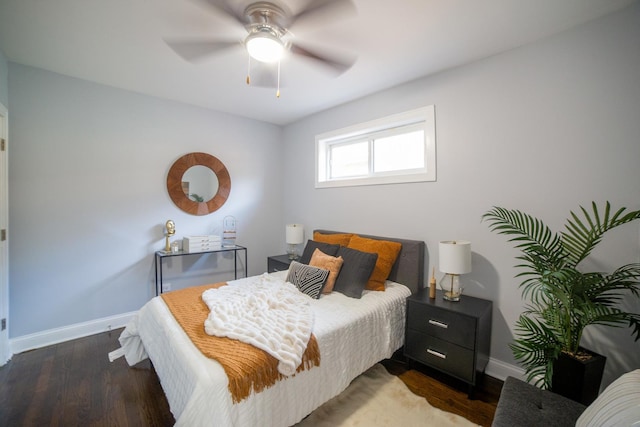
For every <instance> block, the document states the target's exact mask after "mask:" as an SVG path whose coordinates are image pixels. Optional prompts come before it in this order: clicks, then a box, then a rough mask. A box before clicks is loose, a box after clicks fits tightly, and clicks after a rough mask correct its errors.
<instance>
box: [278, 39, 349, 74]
mask: <svg viewBox="0 0 640 427" xmlns="http://www.w3.org/2000/svg"><path fill="white" fill-rule="evenodd" d="M289 49H290V51H291V53H293V54H294V55H298V56H300V57H304V58H308V59H312V60H314V61H317V62H319V63H321V64H323V65H326V66H327V67H329V68H331V69H332V70H333V71H335V72H337V73H338V74H342V73H344V72H345V71H347V70H348V69H349V68H351V67H352V66H353V64H354V63H355V62H356V58H355V57H354V56H350V55H345V54H337V53H333V54H327V53H320V52H318V51H317V50H315V51H312V50H310V49H307V48H303V47H301V46H299V45H296V44H292V45H291V47H290V48H289Z"/></svg>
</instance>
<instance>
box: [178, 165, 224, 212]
mask: <svg viewBox="0 0 640 427" xmlns="http://www.w3.org/2000/svg"><path fill="white" fill-rule="evenodd" d="M167 191H168V192H169V197H171V200H173V203H175V204H176V206H178V207H179V208H180V209H182V210H183V211H185V212H187V213H190V214H193V215H207V214H210V213H211V212H215V211H216V210H218V209H220V207H222V205H224V203H225V202H226V201H227V198H228V197H229V193H230V192H231V177H230V176H229V171H227V168H226V167H225V166H224V164H223V163H222V162H221V161H220V160H218V159H217V158H216V157H214V156H212V155H210V154H207V153H189V154H185V155H184V156H182V157H180V158H179V159H178V160H176V162H175V163H174V164H173V165H172V166H171V169H169V174H168V175H167Z"/></svg>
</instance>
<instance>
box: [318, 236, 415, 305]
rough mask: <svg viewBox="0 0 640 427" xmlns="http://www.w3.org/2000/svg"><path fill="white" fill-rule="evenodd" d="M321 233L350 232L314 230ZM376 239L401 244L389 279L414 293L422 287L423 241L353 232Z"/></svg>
mask: <svg viewBox="0 0 640 427" xmlns="http://www.w3.org/2000/svg"><path fill="white" fill-rule="evenodd" d="M315 231H317V232H319V233H323V234H336V233H351V232H350V231H332V230H315ZM353 234H357V235H358V236H361V237H366V238H368V239H376V240H390V241H392V242H398V243H401V244H402V249H400V254H399V255H398V259H397V260H396V263H395V264H394V265H393V268H392V269H391V274H390V275H389V280H392V281H394V282H398V283H402V284H403V285H405V286H406V287H408V288H409V289H411V293H412V294H415V293H416V292H418V291H419V290H420V289H422V288H423V287H424V264H425V243H424V242H422V241H419V240H408V239H396V238H394V237H380V236H371V235H367V234H360V233H353Z"/></svg>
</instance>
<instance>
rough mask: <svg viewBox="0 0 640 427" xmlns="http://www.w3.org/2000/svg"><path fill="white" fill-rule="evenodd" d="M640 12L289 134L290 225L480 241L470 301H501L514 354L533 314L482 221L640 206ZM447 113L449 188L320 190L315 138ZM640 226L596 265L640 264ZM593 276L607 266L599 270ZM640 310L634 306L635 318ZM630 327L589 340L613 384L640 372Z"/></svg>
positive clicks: (444, 159)
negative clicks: (513, 214)
mask: <svg viewBox="0 0 640 427" xmlns="http://www.w3.org/2000/svg"><path fill="white" fill-rule="evenodd" d="M638 22H640V6H639V5H638V4H635V5H634V6H633V7H631V8H628V9H626V10H624V11H622V12H621V13H617V14H615V15H612V16H609V17H606V18H604V19H600V20H598V21H595V22H592V23H589V24H586V25H582V26H580V27H577V28H575V29H573V30H570V31H568V32H565V33H563V34H561V35H558V36H556V37H553V38H550V39H546V40H543V41H540V42H537V43H535V44H532V45H528V46H526V47H523V48H520V49H516V50H513V51H510V52H507V53H505V54H502V55H498V56H495V57H492V58H489V59H486V60H483V61H480V62H476V63H473V64H469V65H466V66H463V67H460V68H456V69H452V70H449V71H446V72H443V73H440V74H438V75H435V76H431V77H428V78H424V79H421V80H418V81H415V82H412V83H410V84H405V85H402V86H399V87H396V88H393V89H390V90H387V91H384V92H381V93H377V94H375V95H373V96H370V97H367V98H364V99H361V100H358V101H356V102H353V103H350V104H347V105H344V106H341V107H338V108H334V109H331V110H329V111H326V112H323V113H320V114H317V115H314V116H312V117H309V118H307V119H305V120H301V121H299V122H297V123H295V124H292V125H290V126H288V127H286V129H285V134H284V138H285V150H284V155H285V164H286V165H289V167H288V168H287V170H286V175H285V180H284V182H285V194H289V195H292V194H295V195H296V197H287V198H285V200H284V203H285V216H286V219H287V221H294V220H295V221H298V222H301V223H303V224H304V225H305V226H306V227H308V228H329V229H337V230H347V231H354V232H362V233H368V234H378V235H383V236H396V237H405V238H412V239H419V240H424V241H425V242H426V243H427V250H428V256H429V269H428V272H430V271H431V267H433V266H435V267H436V270H437V265H438V264H437V260H438V250H437V248H438V241H440V240H448V239H468V240H471V242H472V250H473V272H472V273H471V274H469V275H468V277H466V279H467V280H469V281H471V282H472V284H471V285H470V286H469V287H468V289H467V293H468V294H470V295H475V296H480V297H484V298H488V299H491V300H493V301H494V319H493V337H492V346H491V356H492V357H493V358H496V359H498V360H501V361H504V362H507V363H513V362H514V361H513V358H512V355H511V352H510V350H509V349H508V346H507V345H508V344H509V342H511V340H512V337H513V335H512V332H511V330H512V327H513V324H514V322H515V320H516V319H517V316H518V315H519V313H520V312H521V310H522V303H521V301H520V291H519V289H518V286H517V283H518V280H517V279H514V276H515V274H516V273H517V270H516V269H514V268H513V265H515V264H516V261H515V260H514V256H516V255H517V252H516V251H515V250H514V249H512V247H511V244H509V243H507V242H506V239H505V238H504V236H498V235H496V234H493V233H491V232H490V231H489V230H488V227H487V224H486V223H482V222H481V216H482V214H483V213H485V212H486V211H487V210H488V209H490V208H491V207H492V206H493V205H498V206H504V207H508V208H518V209H521V210H524V211H527V212H530V213H532V214H534V215H536V216H539V217H541V218H543V219H544V220H545V221H547V223H548V224H549V225H550V226H551V227H552V228H553V229H555V230H559V229H560V228H561V227H562V225H563V224H564V218H565V217H566V216H567V214H568V213H569V210H571V209H575V208H576V207H577V206H578V205H580V204H589V203H590V202H591V201H592V200H595V201H597V202H599V203H602V202H604V201H606V200H610V201H611V202H612V203H613V204H614V205H615V206H627V207H628V208H630V209H640V167H638V161H639V160H640V143H639V140H638V136H639V135H640V115H639V112H640V49H638V46H639V45H640V25H638ZM429 104H435V106H436V134H437V158H438V159H437V163H438V179H437V182H433V183H414V184H401V185H384V186H369V187H350V188H333V189H315V188H314V176H313V174H314V136H315V135H316V134H319V133H323V132H327V131H331V130H334V129H339V128H342V127H345V126H349V125H353V124H355V123H359V122H364V121H368V120H372V119H375V118H378V117H383V116H385V115H389V114H392V113H397V112H401V111H406V110H410V109H413V108H417V107H420V106H424V105H429ZM639 230H640V224H638V223H635V224H629V225H628V226H627V227H624V229H622V230H619V231H620V232H617V231H618V230H616V232H614V234H612V235H609V236H607V238H606V239H605V242H604V243H605V247H603V248H602V249H603V250H601V251H598V252H597V253H594V256H593V259H594V260H593V261H592V264H593V265H591V268H596V269H602V270H611V269H613V268H615V267H617V266H619V265H622V264H624V263H631V262H639V261H640V241H639V234H640V233H639ZM594 265H595V266H594ZM627 308H628V309H630V310H633V311H635V312H638V311H640V304H639V303H638V302H637V301H636V302H635V303H634V305H633V306H630V307H627ZM630 332H631V331H630V330H628V329H619V330H611V329H606V330H603V329H599V328H592V329H590V330H588V333H587V334H586V336H585V340H584V344H586V345H587V346H588V347H590V348H592V349H593V350H596V351H599V352H601V353H603V354H605V355H606V356H607V357H608V362H607V371H606V373H605V379H604V382H605V383H609V382H611V381H612V380H613V379H614V378H615V377H616V376H617V375H619V374H620V373H621V372H625V371H628V370H631V369H634V368H638V367H640V351H638V349H639V348H640V347H639V344H638V343H637V342H634V341H633V339H632V337H631V334H630Z"/></svg>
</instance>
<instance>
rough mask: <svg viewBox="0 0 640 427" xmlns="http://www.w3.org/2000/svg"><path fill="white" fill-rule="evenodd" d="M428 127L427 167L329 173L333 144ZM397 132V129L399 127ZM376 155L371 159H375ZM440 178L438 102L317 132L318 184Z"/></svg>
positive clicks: (419, 180)
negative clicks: (354, 174) (340, 175)
mask: <svg viewBox="0 0 640 427" xmlns="http://www.w3.org/2000/svg"><path fill="white" fill-rule="evenodd" d="M409 126H411V127H414V129H422V130H423V131H424V144H425V147H424V155H425V162H424V164H425V166H426V167H425V168H424V169H418V170H416V169H413V170H399V171H390V172H386V173H376V174H373V173H370V174H368V175H366V176H359V177H349V178H331V177H330V176H329V170H330V168H329V166H330V165H329V154H328V153H329V150H330V147H331V145H333V144H342V143H348V142H349V141H355V140H362V139H363V138H366V139H368V136H373V135H374V134H376V135H380V134H382V133H384V134H387V135H389V134H391V135H392V134H393V133H394V129H399V128H404V129H406V128H407V127H409ZM396 132H397V131H396ZM371 161H372V159H369V162H370V163H371ZM435 180H436V126H435V106H434V105H428V106H426V107H422V108H418V109H415V110H411V111H406V112H404V113H399V114H394V115H391V116H387V117H383V118H381V119H376V120H372V121H370V122H366V123H360V124H357V125H354V126H350V127H346V128H343V129H338V130H335V131H331V132H327V133H323V134H321V135H316V188H331V187H350V186H358V185H379V184H398V183H407V182H424V181H435Z"/></svg>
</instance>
